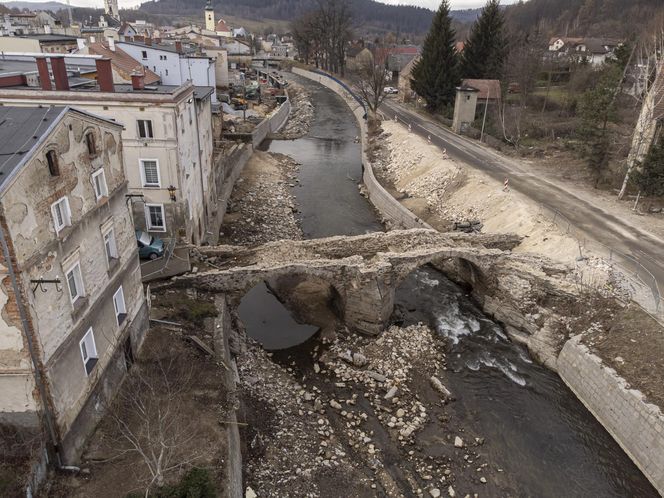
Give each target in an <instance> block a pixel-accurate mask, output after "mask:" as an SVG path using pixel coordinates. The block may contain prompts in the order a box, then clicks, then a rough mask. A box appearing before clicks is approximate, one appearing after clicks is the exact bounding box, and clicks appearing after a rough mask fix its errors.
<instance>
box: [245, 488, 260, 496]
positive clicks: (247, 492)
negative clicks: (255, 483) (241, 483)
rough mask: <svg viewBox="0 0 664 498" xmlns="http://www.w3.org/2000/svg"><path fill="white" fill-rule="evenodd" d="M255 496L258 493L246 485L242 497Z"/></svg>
mask: <svg viewBox="0 0 664 498" xmlns="http://www.w3.org/2000/svg"><path fill="white" fill-rule="evenodd" d="M257 497H258V495H257V494H256V492H255V491H254V490H253V489H251V487H250V486H247V490H246V491H245V492H244V498H257Z"/></svg>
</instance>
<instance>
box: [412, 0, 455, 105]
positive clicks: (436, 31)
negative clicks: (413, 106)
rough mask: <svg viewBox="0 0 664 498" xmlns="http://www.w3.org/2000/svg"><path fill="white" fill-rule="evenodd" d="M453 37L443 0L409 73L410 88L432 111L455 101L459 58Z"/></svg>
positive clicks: (453, 33) (447, 4)
mask: <svg viewBox="0 0 664 498" xmlns="http://www.w3.org/2000/svg"><path fill="white" fill-rule="evenodd" d="M455 39H456V33H455V31H454V29H453V28H452V19H451V17H450V6H449V3H448V0H443V1H442V3H441V4H440V7H439V8H438V11H437V12H436V15H435V16H434V18H433V22H432V24H431V29H430V30H429V33H428V34H427V36H426V38H425V40H424V46H423V48H422V55H421V57H420V59H419V60H418V61H417V63H416V64H415V67H413V72H412V76H411V85H412V88H413V90H415V92H416V93H417V94H418V95H419V96H421V97H423V98H424V100H426V102H427V108H428V109H429V110H430V111H431V112H437V111H440V110H442V109H443V108H444V107H445V106H448V105H450V104H451V103H452V102H454V96H455V94H456V87H457V85H458V84H459V58H458V55H457V52H456V49H455V47H454V45H455Z"/></svg>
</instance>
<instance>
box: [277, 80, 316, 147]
mask: <svg viewBox="0 0 664 498" xmlns="http://www.w3.org/2000/svg"><path fill="white" fill-rule="evenodd" d="M288 97H289V99H290V101H291V112H290V116H289V117H288V121H287V122H286V124H285V125H284V127H283V128H282V129H281V131H279V133H276V134H275V135H274V136H273V137H272V138H275V139H282V140H294V139H296V138H301V137H303V136H305V135H306V134H307V133H309V128H310V126H311V121H312V120H313V118H314V105H313V103H312V102H311V93H310V92H309V91H308V90H307V89H306V88H305V87H303V86H302V85H300V84H298V83H290V85H289V86H288Z"/></svg>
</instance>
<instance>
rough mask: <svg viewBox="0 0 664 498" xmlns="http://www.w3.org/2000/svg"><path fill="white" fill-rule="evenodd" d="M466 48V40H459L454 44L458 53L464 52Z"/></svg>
mask: <svg viewBox="0 0 664 498" xmlns="http://www.w3.org/2000/svg"><path fill="white" fill-rule="evenodd" d="M464 48H466V42H462V41H458V42H456V43H455V44H454V50H456V51H457V53H458V54H460V53H461V52H463V49H464Z"/></svg>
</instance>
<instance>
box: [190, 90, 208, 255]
mask: <svg viewBox="0 0 664 498" xmlns="http://www.w3.org/2000/svg"><path fill="white" fill-rule="evenodd" d="M191 99H192V105H193V106H194V122H195V123H196V145H197V146H198V168H199V171H200V173H201V199H203V223H204V224H205V226H204V227H203V228H204V231H205V233H206V235H207V224H208V220H207V216H205V208H206V207H207V202H206V199H205V186H204V181H205V179H204V178H203V154H202V153H201V136H200V134H199V131H198V111H197V109H196V98H195V97H194V96H193V95H192V96H191ZM202 242H203V241H202V240H200V241H199V243H202Z"/></svg>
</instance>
